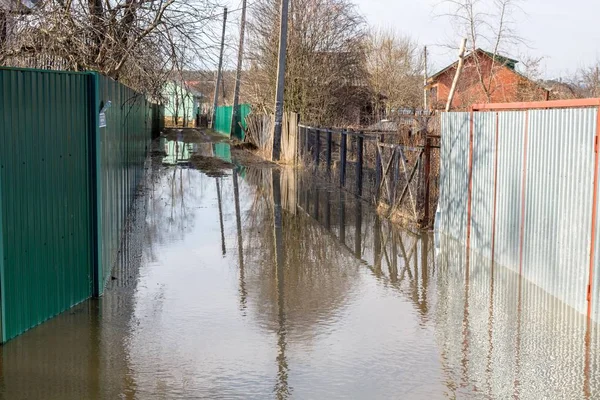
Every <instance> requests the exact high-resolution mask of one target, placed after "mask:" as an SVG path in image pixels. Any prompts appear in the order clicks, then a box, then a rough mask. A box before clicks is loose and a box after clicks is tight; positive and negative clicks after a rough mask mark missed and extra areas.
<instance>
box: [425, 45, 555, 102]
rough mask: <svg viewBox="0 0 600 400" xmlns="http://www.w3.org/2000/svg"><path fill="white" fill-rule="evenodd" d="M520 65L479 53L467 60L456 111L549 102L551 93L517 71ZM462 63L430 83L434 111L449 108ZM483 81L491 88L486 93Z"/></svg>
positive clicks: (499, 56) (454, 64)
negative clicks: (489, 105)
mask: <svg viewBox="0 0 600 400" xmlns="http://www.w3.org/2000/svg"><path fill="white" fill-rule="evenodd" d="M517 63H518V61H517V60H514V59H512V58H509V57H505V56H501V55H498V54H496V55H495V56H494V54H493V53H490V52H487V51H484V50H482V49H477V50H475V51H473V52H471V53H469V54H467V55H466V56H465V64H464V66H463V70H462V74H461V76H460V79H459V81H458V85H457V88H456V93H455V95H454V99H453V100H452V108H453V109H466V108H468V107H469V106H471V105H472V104H477V103H490V102H491V103H508V102H520V101H541V100H547V99H548V91H547V90H546V89H544V88H543V87H542V86H540V85H539V84H538V83H537V82H534V81H532V80H530V79H528V78H527V77H525V76H523V75H521V74H520V73H519V72H517V71H516V69H515V66H516V64H517ZM457 64H458V61H456V62H454V63H453V64H451V65H449V66H447V67H446V68H444V69H442V70H441V71H439V72H437V73H436V74H434V75H433V76H431V77H430V78H429V79H428V80H427V87H426V89H427V91H428V92H427V94H428V98H429V104H430V107H431V108H433V109H441V108H444V106H445V105H446V101H447V100H448V96H449V94H450V88H451V87H452V81H453V79H454V75H455V73H456V67H457ZM481 81H483V82H484V85H485V87H486V88H487V93H486V91H485V90H484V88H483V86H482V84H481Z"/></svg>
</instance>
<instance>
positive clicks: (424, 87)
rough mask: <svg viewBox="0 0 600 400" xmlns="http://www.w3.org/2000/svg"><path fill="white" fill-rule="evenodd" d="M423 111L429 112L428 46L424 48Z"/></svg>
mask: <svg viewBox="0 0 600 400" xmlns="http://www.w3.org/2000/svg"><path fill="white" fill-rule="evenodd" d="M423 111H427V46H425V47H424V48H423Z"/></svg>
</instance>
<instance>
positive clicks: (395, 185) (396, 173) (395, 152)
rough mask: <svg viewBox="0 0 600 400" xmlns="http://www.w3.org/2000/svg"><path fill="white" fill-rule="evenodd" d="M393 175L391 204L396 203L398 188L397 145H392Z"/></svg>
mask: <svg viewBox="0 0 600 400" xmlns="http://www.w3.org/2000/svg"><path fill="white" fill-rule="evenodd" d="M393 151H394V161H392V162H393V164H394V172H393V174H394V176H393V178H392V206H395V205H396V190H397V188H398V180H399V179H400V151H398V147H394V150H393Z"/></svg>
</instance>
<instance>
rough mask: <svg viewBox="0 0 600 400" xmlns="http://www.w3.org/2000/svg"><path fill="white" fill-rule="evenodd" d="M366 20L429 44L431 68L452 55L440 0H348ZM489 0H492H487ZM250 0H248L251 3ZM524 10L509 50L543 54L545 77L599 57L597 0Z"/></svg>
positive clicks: (233, 20) (556, 1)
mask: <svg viewBox="0 0 600 400" xmlns="http://www.w3.org/2000/svg"><path fill="white" fill-rule="evenodd" d="M352 1H354V3H355V4H356V5H357V7H358V9H359V12H360V13H361V14H363V15H364V16H365V18H366V20H367V23H368V24H369V25H370V26H377V27H383V28H392V29H394V30H395V31H397V32H398V33H400V34H405V35H409V36H411V37H412V38H414V39H415V40H417V41H418V42H419V44H420V45H427V46H428V49H429V54H430V60H431V63H430V67H431V68H430V69H431V70H433V71H436V70H438V69H441V68H443V67H445V66H446V65H447V64H449V63H451V62H453V61H454V60H455V59H456V50H448V48H447V47H444V46H442V45H444V44H448V43H456V46H457V47H458V43H459V41H460V38H459V37H458V36H457V35H456V34H455V33H454V31H453V29H452V27H451V25H450V21H449V20H448V18H447V17H440V16H439V15H440V14H442V13H443V11H444V9H443V6H440V3H441V2H442V0H352ZM490 1H491V0H490ZM224 3H225V4H226V5H228V6H229V7H230V10H234V9H239V7H240V6H241V0H224ZM252 3H253V0H248V4H249V6H250V7H251V5H252ZM520 4H521V8H522V10H523V13H522V14H520V15H516V16H515V19H517V20H518V25H517V30H518V33H519V35H520V36H522V37H523V39H525V40H526V41H527V42H528V46H520V47H515V48H511V49H510V51H506V52H505V53H508V54H505V55H507V56H511V57H512V58H516V59H523V57H524V55H529V56H533V57H544V61H543V71H542V73H543V75H544V76H545V77H546V78H553V79H554V78H560V77H567V76H569V75H570V74H572V73H574V72H575V71H576V70H577V69H578V68H580V67H583V66H585V65H590V64H592V63H594V62H596V60H600V24H599V23H598V19H599V18H600V17H599V16H600V0H521V2H520ZM239 15H240V12H239V11H237V12H235V13H233V15H231V17H230V19H229V21H230V23H229V24H228V36H231V37H232V41H231V42H232V43H235V44H234V45H232V46H231V47H232V48H231V49H228V53H230V54H227V58H229V59H230V60H227V62H228V64H231V65H235V57H234V56H235V49H234V48H233V47H235V48H237V39H233V37H235V36H237V30H238V29H239V25H238V21H239Z"/></svg>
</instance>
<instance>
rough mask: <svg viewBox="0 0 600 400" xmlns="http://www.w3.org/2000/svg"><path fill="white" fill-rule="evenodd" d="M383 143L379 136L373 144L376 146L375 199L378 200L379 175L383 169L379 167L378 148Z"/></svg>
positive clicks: (379, 156) (381, 137)
mask: <svg viewBox="0 0 600 400" xmlns="http://www.w3.org/2000/svg"><path fill="white" fill-rule="evenodd" d="M380 141H381V142H382V143H383V141H384V138H383V135H381V136H379V137H378V138H377V139H376V141H375V144H376V146H377V154H376V155H375V199H376V200H379V187H380V186H381V178H382V177H381V175H382V169H383V167H382V166H381V149H380V148H379V142H380Z"/></svg>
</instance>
